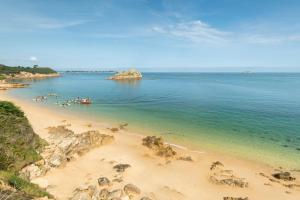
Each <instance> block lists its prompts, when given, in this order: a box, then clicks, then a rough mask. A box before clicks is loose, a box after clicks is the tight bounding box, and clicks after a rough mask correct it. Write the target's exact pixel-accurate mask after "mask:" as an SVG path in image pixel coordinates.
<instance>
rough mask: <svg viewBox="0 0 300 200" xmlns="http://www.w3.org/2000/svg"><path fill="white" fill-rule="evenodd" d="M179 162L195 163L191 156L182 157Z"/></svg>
mask: <svg viewBox="0 0 300 200" xmlns="http://www.w3.org/2000/svg"><path fill="white" fill-rule="evenodd" d="M177 160H183V161H188V162H193V159H192V157H191V156H181V157H178V158H177Z"/></svg>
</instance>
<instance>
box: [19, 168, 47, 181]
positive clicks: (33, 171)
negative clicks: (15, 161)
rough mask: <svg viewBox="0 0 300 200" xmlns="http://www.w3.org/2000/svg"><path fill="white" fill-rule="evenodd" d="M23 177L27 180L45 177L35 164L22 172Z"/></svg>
mask: <svg viewBox="0 0 300 200" xmlns="http://www.w3.org/2000/svg"><path fill="white" fill-rule="evenodd" d="M20 173H21V175H22V177H23V178H25V179H27V180H32V179H34V178H36V177H39V176H41V175H43V171H42V170H41V169H40V168H39V167H38V166H37V165H35V164H31V165H28V166H26V167H24V168H23V169H22V170H21V172H20Z"/></svg>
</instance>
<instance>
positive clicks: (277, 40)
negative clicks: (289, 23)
mask: <svg viewBox="0 0 300 200" xmlns="http://www.w3.org/2000/svg"><path fill="white" fill-rule="evenodd" d="M242 40H243V41H245V42H247V43H252V44H282V43H287V42H299V41H300V34H295V35H263V34H253V35H246V36H242Z"/></svg>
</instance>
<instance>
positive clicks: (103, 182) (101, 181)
mask: <svg viewBox="0 0 300 200" xmlns="http://www.w3.org/2000/svg"><path fill="white" fill-rule="evenodd" d="M98 185H99V186H101V187H105V186H109V185H110V180H109V179H108V178H106V177H100V178H98Z"/></svg>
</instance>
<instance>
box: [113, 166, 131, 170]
mask: <svg viewBox="0 0 300 200" xmlns="http://www.w3.org/2000/svg"><path fill="white" fill-rule="evenodd" d="M129 167H131V166H130V165H129V164H118V165H115V166H114V167H113V168H114V169H115V170H116V171H117V172H124V171H125V170H126V169H127V168H129Z"/></svg>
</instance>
